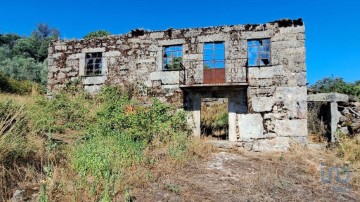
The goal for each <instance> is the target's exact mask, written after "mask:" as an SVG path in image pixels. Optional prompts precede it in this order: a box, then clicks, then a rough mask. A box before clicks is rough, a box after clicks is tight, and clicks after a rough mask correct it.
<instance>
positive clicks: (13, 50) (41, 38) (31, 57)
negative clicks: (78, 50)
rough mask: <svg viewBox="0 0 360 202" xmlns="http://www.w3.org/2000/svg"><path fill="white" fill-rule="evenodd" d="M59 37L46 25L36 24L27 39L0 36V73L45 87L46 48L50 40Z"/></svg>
mask: <svg viewBox="0 0 360 202" xmlns="http://www.w3.org/2000/svg"><path fill="white" fill-rule="evenodd" d="M59 36H60V32H59V31H58V30H57V29H55V28H52V27H49V25H47V24H38V25H37V28H36V29H35V30H34V31H33V32H32V33H31V35H30V36H28V37H27V36H19V35H17V34H0V71H1V72H3V73H4V74H5V75H6V76H9V77H11V78H13V79H16V80H19V81H20V80H28V81H32V82H37V83H40V84H43V85H45V84H46V82H47V61H46V58H47V55H48V46H49V43H50V42H51V40H53V39H56V38H58V37H59ZM3 78H4V77H1V79H3ZM4 82H5V81H4Z"/></svg>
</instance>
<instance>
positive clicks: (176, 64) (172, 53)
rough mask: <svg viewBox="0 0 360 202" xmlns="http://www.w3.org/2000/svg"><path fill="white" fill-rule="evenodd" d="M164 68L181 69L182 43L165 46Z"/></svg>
mask: <svg viewBox="0 0 360 202" xmlns="http://www.w3.org/2000/svg"><path fill="white" fill-rule="evenodd" d="M163 53H164V55H163V58H164V62H163V69H164V70H179V69H181V66H182V55H183V52H182V45H174V46H165V47H164V50H163Z"/></svg>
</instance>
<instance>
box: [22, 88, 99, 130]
mask: <svg viewBox="0 0 360 202" xmlns="http://www.w3.org/2000/svg"><path fill="white" fill-rule="evenodd" d="M91 104H92V100H91V99H87V96H86V94H84V93H78V95H75V96H74V95H72V94H69V93H66V92H64V93H60V94H57V95H55V96H54V98H52V99H50V100H49V99H47V98H45V97H44V96H41V97H38V98H37V99H36V102H35V104H34V105H33V106H31V107H30V109H29V115H30V117H31V120H32V122H33V125H34V126H35V128H36V129H37V130H39V131H41V132H46V133H64V132H65V130H67V129H68V130H77V131H81V130H83V129H85V127H86V125H87V124H88V122H89V121H90V118H89V113H90V110H91V107H90V105H91Z"/></svg>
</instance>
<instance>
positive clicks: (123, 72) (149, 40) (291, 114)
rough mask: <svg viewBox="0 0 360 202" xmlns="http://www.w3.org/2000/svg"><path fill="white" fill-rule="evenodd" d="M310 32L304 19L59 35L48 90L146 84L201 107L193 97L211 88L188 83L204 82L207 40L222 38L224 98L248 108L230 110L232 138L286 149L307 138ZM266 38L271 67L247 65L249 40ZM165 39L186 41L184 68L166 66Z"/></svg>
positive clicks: (147, 92) (148, 90)
mask: <svg viewBox="0 0 360 202" xmlns="http://www.w3.org/2000/svg"><path fill="white" fill-rule="evenodd" d="M304 33H305V27H304V25H303V22H302V20H301V19H299V20H279V21H275V22H270V23H266V24H255V25H251V24H250V25H233V26H219V27H207V28H193V29H169V30H165V31H152V32H150V31H144V30H133V31H131V32H130V33H128V34H124V35H113V36H108V37H104V38H94V39H83V40H61V41H54V42H52V43H51V44H50V47H49V58H48V65H49V82H48V89H49V92H56V91H58V90H59V89H61V88H63V87H64V86H65V85H66V83H67V82H70V81H74V80H78V81H80V83H81V84H82V85H83V86H84V88H85V89H86V90H87V91H89V92H92V93H96V92H97V91H98V90H99V89H100V87H101V86H102V85H103V84H105V83H108V84H114V85H125V84H132V85H136V86H137V87H138V88H139V89H141V90H142V95H143V96H144V97H149V96H156V97H158V98H159V99H160V100H162V101H164V102H170V103H174V104H176V105H178V106H179V107H180V106H182V105H184V107H185V109H188V111H192V110H194V109H195V108H196V107H188V106H196V105H197V102H198V101H196V102H195V103H193V101H194V99H193V98H194V97H195V98H196V97H200V98H201V96H209V95H212V94H209V93H207V92H206V89H207V88H208V87H207V86H203V87H202V90H199V91H193V90H192V88H183V87H184V86H185V87H189V86H196V85H198V86H200V87H201V85H202V84H203V65H204V64H203V44H204V43H205V42H217V41H223V42H224V44H225V81H226V84H229V86H228V88H227V87H226V85H223V87H222V90H221V93H223V92H226V91H227V90H229V94H228V95H226V96H225V97H229V98H231V99H232V98H234V99H235V100H239V99H242V100H239V101H234V102H232V103H233V104H234V106H233V107H234V108H235V109H245V108H246V111H244V110H235V112H234V113H229V118H230V116H231V117H232V118H231V120H234V124H231V123H229V130H232V131H236V136H234V135H233V136H232V138H231V140H233V141H242V142H245V143H246V145H247V148H250V149H254V150H257V151H264V150H271V149H273V148H275V149H283V148H287V147H288V146H289V144H290V142H291V141H293V140H294V141H297V142H302V143H305V142H306V136H307V127H306V119H307V105H306V65H305V34H304ZM262 38H269V39H271V65H267V66H262V67H247V57H248V55H247V54H248V53H247V41H248V40H249V39H262ZM167 45H182V46H183V61H182V63H183V66H184V68H185V70H184V71H163V68H162V65H163V64H162V63H163V61H162V56H163V47H164V46H167ZM89 52H102V53H103V55H102V57H103V74H102V76H97V77H86V76H85V70H84V68H85V53H89ZM183 77H184V78H183ZM182 81H185V82H182ZM230 84H231V86H232V87H233V86H234V85H235V86H236V85H238V86H241V90H240V91H236V90H235V91H234V90H233V89H231V88H232V87H231V86H230ZM213 86H216V84H215V85H213ZM224 88H225V90H224ZM200 89H201V88H200ZM213 91H214V89H213ZM199 92H200V93H199ZM234 92H239V94H234ZM243 95H244V96H243ZM239 103H240V105H239ZM243 103H245V106H246V107H245V108H244V106H243ZM229 106H232V104H231V103H230V100H229ZM229 108H230V107H229ZM195 111H196V110H195ZM195 113H197V111H196V112H195ZM193 115H194V114H193ZM191 120H192V122H193V123H196V122H197V121H196V120H194V119H193V118H192V119H191ZM229 120H230V119H229ZM245 123H251V124H245ZM196 127H197V126H196ZM196 127H195V128H196ZM242 131H243V132H242ZM234 138H235V139H234Z"/></svg>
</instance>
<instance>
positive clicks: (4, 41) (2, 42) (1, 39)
mask: <svg viewBox="0 0 360 202" xmlns="http://www.w3.org/2000/svg"><path fill="white" fill-rule="evenodd" d="M18 39H21V37H20V36H19V35H17V34H0V46H1V47H3V46H7V47H8V48H10V49H11V48H13V47H14V45H15V43H16V41H17V40H18Z"/></svg>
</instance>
